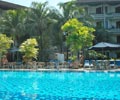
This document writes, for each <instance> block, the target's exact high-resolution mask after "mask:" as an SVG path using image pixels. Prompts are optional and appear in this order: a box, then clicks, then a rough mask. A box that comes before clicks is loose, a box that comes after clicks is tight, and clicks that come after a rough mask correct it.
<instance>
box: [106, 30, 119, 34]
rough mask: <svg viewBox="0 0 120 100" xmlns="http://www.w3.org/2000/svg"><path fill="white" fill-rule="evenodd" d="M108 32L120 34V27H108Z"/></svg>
mask: <svg viewBox="0 0 120 100" xmlns="http://www.w3.org/2000/svg"><path fill="white" fill-rule="evenodd" d="M107 30H108V32H110V33H112V34H116V35H117V34H120V28H111V29H107Z"/></svg>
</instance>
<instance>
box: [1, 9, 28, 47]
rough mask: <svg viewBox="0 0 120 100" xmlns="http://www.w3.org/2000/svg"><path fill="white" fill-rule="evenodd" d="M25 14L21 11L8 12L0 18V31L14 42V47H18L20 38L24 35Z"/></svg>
mask: <svg viewBox="0 0 120 100" xmlns="http://www.w3.org/2000/svg"><path fill="white" fill-rule="evenodd" d="M25 18H26V13H25V11H24V10H23V9H20V10H8V11H6V12H5V13H4V14H3V15H2V16H1V18H0V27H1V28H0V31H1V32H2V33H6V34H7V35H8V36H11V37H12V39H13V40H14V46H18V44H19V43H20V42H19V41H21V36H23V35H24V34H25V33H24V31H25V25H24V24H25Z"/></svg>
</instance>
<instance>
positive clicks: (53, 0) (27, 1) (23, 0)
mask: <svg viewBox="0 0 120 100" xmlns="http://www.w3.org/2000/svg"><path fill="white" fill-rule="evenodd" d="M2 1H7V2H11V3H15V4H19V5H23V6H28V7H30V5H31V2H33V1H36V2H45V1H48V3H49V6H53V7H55V8H57V9H59V7H58V6H57V4H58V3H60V2H62V3H64V2H67V1H71V0H2Z"/></svg>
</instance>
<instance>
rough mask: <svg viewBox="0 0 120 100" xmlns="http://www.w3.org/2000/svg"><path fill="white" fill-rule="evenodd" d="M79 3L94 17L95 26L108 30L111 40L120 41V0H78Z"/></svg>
mask: <svg viewBox="0 0 120 100" xmlns="http://www.w3.org/2000/svg"><path fill="white" fill-rule="evenodd" d="M77 4H78V5H79V6H82V7H84V8H85V10H86V13H87V14H88V15H91V16H92V17H93V19H94V25H95V26H99V27H103V28H104V29H106V30H107V32H108V33H109V34H108V35H109V36H111V38H112V39H111V42H113V43H120V0H77Z"/></svg>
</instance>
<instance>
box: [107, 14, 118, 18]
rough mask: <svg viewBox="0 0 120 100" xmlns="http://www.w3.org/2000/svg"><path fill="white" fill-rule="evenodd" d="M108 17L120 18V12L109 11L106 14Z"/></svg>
mask: <svg viewBox="0 0 120 100" xmlns="http://www.w3.org/2000/svg"><path fill="white" fill-rule="evenodd" d="M106 17H107V18H111V19H116V18H120V13H108V14H106Z"/></svg>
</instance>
